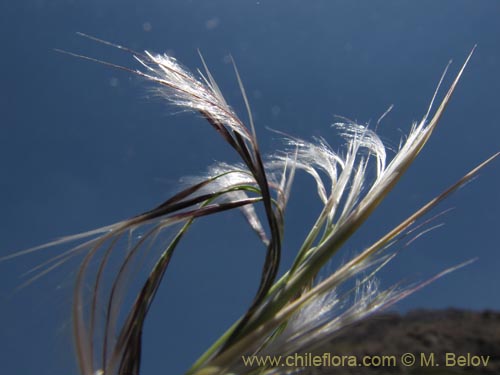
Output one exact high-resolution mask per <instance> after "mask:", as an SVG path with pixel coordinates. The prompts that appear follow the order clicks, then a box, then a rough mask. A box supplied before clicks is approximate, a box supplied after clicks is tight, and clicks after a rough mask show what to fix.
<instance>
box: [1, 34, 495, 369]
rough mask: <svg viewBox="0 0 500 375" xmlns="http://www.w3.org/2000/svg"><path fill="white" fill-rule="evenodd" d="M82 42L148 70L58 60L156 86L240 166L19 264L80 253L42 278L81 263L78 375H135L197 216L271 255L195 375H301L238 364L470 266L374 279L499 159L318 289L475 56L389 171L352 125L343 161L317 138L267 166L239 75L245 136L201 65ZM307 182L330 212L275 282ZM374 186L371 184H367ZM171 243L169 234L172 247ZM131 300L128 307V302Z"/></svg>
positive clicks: (326, 332)
mask: <svg viewBox="0 0 500 375" xmlns="http://www.w3.org/2000/svg"><path fill="white" fill-rule="evenodd" d="M82 35H83V34H82ZM84 36H86V35H84ZM86 37H88V38H90V39H93V40H95V41H98V42H100V43H104V44H107V45H112V46H114V47H116V48H119V49H121V50H124V51H126V52H129V53H131V54H132V55H133V56H134V57H135V59H136V60H137V61H138V62H139V64H140V65H141V66H142V70H134V69H130V68H126V67H123V66H118V65H114V64H111V63H107V62H103V61H100V60H95V59H92V58H89V57H86V56H80V55H76V54H73V53H68V52H64V53H67V54H70V55H73V56H77V57H79V58H83V59H87V60H91V61H96V62H99V63H102V64H105V65H108V66H111V67H113V68H118V69H121V70H125V71H128V72H130V73H132V74H135V75H138V76H140V77H143V78H144V79H146V80H147V81H150V82H151V83H153V84H154V85H155V87H156V91H157V92H158V94H159V95H160V96H161V97H162V98H164V99H166V100H167V101H169V102H170V103H172V104H173V105H175V106H177V107H179V108H182V109H184V110H190V111H194V112H196V113H198V114H200V115H201V116H202V117H203V118H205V119H206V120H207V122H208V123H209V125H210V126H212V127H213V128H214V129H215V130H216V132H217V133H218V134H219V135H220V136H221V137H222V138H223V139H224V140H225V141H226V142H227V144H228V145H229V146H230V147H231V148H232V149H233V150H234V151H235V152H236V154H237V155H238V156H239V158H240V162H239V163H237V164H227V163H218V164H216V165H213V166H211V167H210V168H209V169H208V171H207V173H206V174H205V175H203V176H199V177H188V178H185V179H184V181H183V183H182V186H183V187H182V189H181V191H180V192H179V193H177V194H175V195H174V196H173V197H171V198H170V199H168V200H167V201H165V202H163V203H161V204H160V205H158V206H157V207H155V208H154V209H152V210H149V211H146V212H144V213H142V214H140V215H137V216H135V217H132V218H130V219H127V220H123V221H121V222H118V223H115V224H112V225H109V226H106V227H103V228H99V229H96V230H93V231H90V232H86V233H82V234H77V235H74V236H69V237H65V238H62V239H60V240H58V241H54V242H51V243H48V244H45V245H42V246H40V247H37V248H33V249H29V250H26V251H24V252H21V253H17V254H15V255H14V256H18V255H21V254H27V253H30V252H32V251H37V250H40V249H42V248H47V247H53V246H56V245H61V244H67V243H72V242H76V245H75V246H74V247H73V248H71V249H70V250H68V251H66V252H64V253H62V254H60V255H58V256H57V257H55V258H52V259H50V260H49V261H47V262H46V263H44V264H42V265H41V266H40V268H38V269H37V271H38V276H41V275H43V274H45V273H46V272H49V271H50V270H51V269H53V268H55V267H58V266H60V265H61V264H63V263H64V262H66V261H67V260H69V259H70V258H72V257H74V256H76V255H81V256H82V257H83V259H82V261H81V265H80V268H79V271H78V274H77V278H76V283H75V291H74V302H73V323H74V335H75V343H76V354H77V358H78V363H79V366H80V370H81V372H82V374H83V375H91V374H101V375H113V374H122V375H125V374H127V375H130V374H138V373H139V371H140V360H141V347H142V329H143V325H144V321H145V319H146V317H147V314H148V311H149V308H150V307H151V304H152V302H153V300H154V297H155V294H156V292H157V290H158V287H159V285H160V284H161V282H162V279H163V276H164V274H165V272H166V270H167V268H168V266H169V264H170V260H171V259H172V256H173V254H174V252H175V249H176V247H177V245H178V243H179V242H180V241H181V239H182V238H183V236H184V235H186V233H187V232H188V230H189V228H190V226H191V225H192V223H193V222H194V221H195V220H196V219H197V218H199V217H202V216H209V215H213V214H217V213H219V212H222V211H225V210H231V209H239V210H241V211H242V213H243V214H244V216H245V218H246V220H247V222H248V224H249V226H250V227H251V228H252V229H253V230H254V231H255V232H256V233H257V235H258V236H259V238H260V239H261V240H262V242H263V244H264V246H265V247H266V249H267V252H266V256H265V260H264V264H263V268H262V276H261V280H260V284H259V285H258V288H257V291H256V293H255V297H254V299H253V301H252V303H251V304H250V306H249V307H248V309H247V311H246V313H245V314H244V315H243V316H242V317H241V318H240V319H239V320H238V321H237V322H236V323H234V324H233V326H232V327H231V328H230V329H229V330H228V331H227V332H226V333H224V334H223V335H222V336H221V338H220V339H219V340H218V341H216V342H215V343H214V345H213V346H212V347H211V348H209V349H208V350H207V351H206V353H205V354H203V355H202V356H201V357H200V359H199V360H198V361H197V362H196V363H195V364H194V365H193V366H192V368H191V369H190V370H189V371H188V374H200V375H201V374H204V375H207V374H260V373H262V374H268V373H269V374H270V373H291V372H293V371H295V370H296V369H290V368H286V367H279V366H278V367H275V368H273V367H272V366H271V367H269V366H268V365H266V366H264V365H263V366H260V367H259V366H245V364H244V363H243V361H242V356H246V355H262V356H267V355H272V356H284V355H289V354H292V353H300V352H309V351H311V350H312V349H314V348H315V347H317V346H319V345H321V344H322V343H324V342H325V341H327V340H331V338H332V337H333V336H334V335H335V333H336V332H338V331H339V330H341V329H342V328H345V327H346V326H348V325H350V324H352V323H354V322H356V321H359V320H361V319H363V318H365V317H367V316H368V315H370V314H373V313H374V312H377V311H380V310H382V309H384V308H387V307H388V306H391V305H392V304H394V303H395V302H397V301H398V300H400V299H401V298H403V297H405V296H407V295H408V294H410V293H412V292H414V291H415V290H417V289H419V288H421V287H422V286H424V285H426V284H427V283H428V282H430V281H432V280H434V279H436V278H438V277H441V276H443V275H444V274H446V273H448V272H450V271H452V270H454V269H456V268H458V267H461V266H463V265H464V264H462V265H459V266H456V267H453V268H450V269H448V270H445V271H443V272H442V273H441V274H439V275H436V276H435V277H434V278H433V279H432V280H429V281H427V282H424V283H421V284H417V285H410V286H407V287H402V286H400V285H395V286H393V287H390V288H388V289H385V290H381V288H380V286H379V283H378V281H377V279H376V274H377V272H378V271H379V270H380V269H382V268H383V267H385V266H386V265H387V264H388V263H389V262H390V261H391V260H392V259H393V258H394V256H395V255H396V254H397V250H398V249H400V248H402V247H404V246H405V243H404V241H402V239H409V241H407V242H406V243H408V242H411V241H412V239H413V238H416V237H418V235H419V233H421V232H422V231H423V229H422V227H421V225H422V224H421V225H417V224H416V222H417V220H418V219H419V218H421V217H422V216H423V215H425V214H426V213H427V212H429V211H430V210H431V209H432V208H433V207H435V206H436V205H437V204H438V203H439V202H440V201H442V200H443V199H445V198H446V197H447V196H448V195H450V194H451V193H452V192H453V191H455V190H456V189H457V188H459V187H460V186H461V185H463V184H464V183H466V182H467V181H469V180H470V179H471V178H472V177H473V176H474V175H475V174H476V173H477V171H478V170H480V169H481V168H482V167H484V166H485V165H486V164H487V163H489V162H490V161H491V160H493V159H494V158H495V157H496V156H497V155H498V154H496V155H494V156H492V157H491V158H490V159H488V160H487V161H485V162H484V163H482V164H481V165H479V166H478V167H477V168H475V169H474V170H472V171H470V172H469V173H468V174H467V175H465V176H464V177H463V178H461V179H460V180H459V181H458V182H457V183H455V184H454V185H453V186H451V187H450V188H448V189H447V190H446V191H444V192H443V193H441V194H440V195H438V196H437V197H436V198H434V199H433V200H431V201H430V202H429V203H428V204H426V205H424V206H423V207H422V208H421V209H420V210H418V211H417V212H415V213H414V214H412V215H410V216H409V217H408V218H407V219H406V220H404V221H402V222H401V223H400V224H399V225H397V226H396V227H395V228H394V229H393V230H391V231H389V232H388V233H387V234H386V235H384V236H383V237H381V238H380V239H379V240H377V241H375V242H374V243H373V244H372V245H370V246H368V247H367V248H366V249H364V250H362V251H360V252H359V253H358V254H357V255H354V256H353V257H352V258H351V259H348V260H347V261H346V262H345V263H344V264H343V265H342V266H340V267H339V268H338V269H336V270H334V271H333V272H331V273H330V274H328V275H326V276H324V278H323V279H322V280H321V279H319V278H318V274H319V273H320V271H321V269H322V268H323V266H324V265H325V264H326V263H327V262H328V261H329V260H330V259H331V258H332V257H333V256H334V255H335V254H336V253H337V252H338V251H339V250H340V248H341V247H342V245H343V244H344V243H345V242H346V241H347V240H348V239H349V237H350V236H351V235H352V234H353V233H355V232H356V231H357V230H358V228H359V227H360V226H361V224H362V223H363V222H364V221H365V220H366V219H367V218H368V217H369V216H370V214H371V213H372V212H373V211H374V210H375V209H376V207H377V206H378V205H379V203H380V202H381V201H382V200H383V199H384V197H385V196H386V195H387V194H388V192H389V191H390V190H391V189H392V188H393V187H394V185H395V184H396V183H397V181H398V180H399V178H400V177H401V175H402V174H403V173H404V172H405V170H406V169H407V168H408V167H409V165H410V164H411V163H412V161H413V160H414V159H415V157H416V156H417V155H418V153H419V152H420V150H421V149H422V147H423V146H424V145H425V143H426V142H427V140H428V139H429V137H430V135H431V134H432V132H433V130H434V129H435V127H436V125H437V123H438V121H439V119H440V118H441V116H442V114H443V111H444V109H445V107H446V105H447V104H448V102H449V100H450V97H451V95H452V94H453V92H454V90H455V87H456V85H457V83H458V81H459V79H460V76H461V75H462V73H463V70H464V68H465V66H466V64H467V62H468V61H469V59H470V57H471V55H472V52H471V54H470V55H469V56H468V58H467V60H466V62H465V63H464V65H463V66H462V68H461V70H460V71H459V73H458V74H457V77H456V78H455V80H454V81H453V83H452V85H451V87H450V88H449V90H448V92H447V93H446V95H445V96H444V98H443V100H442V101H441V103H440V105H439V106H438V108H437V109H436V111H435V112H434V115H433V116H432V117H430V114H431V111H432V106H433V102H434V101H435V98H436V95H437V91H438V90H436V93H435V94H434V97H433V99H432V101H431V104H430V106H429V108H428V110H427V113H426V114H425V116H424V117H423V118H422V120H421V121H419V122H418V123H415V124H413V126H412V127H411V130H410V133H409V134H408V136H407V137H406V139H404V140H403V141H402V142H401V145H400V147H399V150H397V152H396V154H395V156H394V157H393V158H392V159H391V160H387V152H386V147H385V146H384V144H383V142H382V141H381V139H380V138H379V136H378V135H377V134H376V133H375V131H373V130H371V129H369V128H368V127H367V126H363V125H359V124H356V123H354V122H350V121H343V122H337V123H335V124H334V128H335V129H336V131H337V132H338V134H339V135H340V136H341V137H343V139H344V140H345V143H346V146H345V148H344V149H343V150H342V151H341V152H336V151H334V150H333V149H332V148H331V147H330V145H329V144H328V143H327V141H326V140H324V139H323V138H315V139H313V140H312V141H306V140H302V139H298V138H293V137H289V136H287V137H285V144H286V146H287V147H286V148H285V149H284V150H281V151H276V152H275V153H273V154H271V155H268V156H267V157H263V156H262V155H261V153H260V150H259V145H258V142H257V137H256V131H255V127H254V124H253V120H252V115H251V111H250V108H249V104H248V100H247V97H246V94H245V91H244V88H243V84H242V82H241V78H240V76H239V74H238V72H237V70H236V69H235V72H236V76H237V79H238V83H239V85H240V88H241V91H242V95H243V100H244V102H245V104H246V107H247V110H248V118H249V126H247V125H246V124H245V123H244V122H243V121H242V120H241V119H240V118H239V117H238V115H237V114H236V113H235V111H234V110H233V109H232V108H231V107H230V106H229V105H228V104H227V102H226V100H225V99H224V96H223V95H222V92H221V90H220V89H219V87H218V86H217V83H216V82H215V80H214V78H213V77H212V75H211V74H210V72H209V71H208V69H207V67H206V64H205V62H204V61H203V59H202V62H203V65H204V67H205V73H204V74H203V73H201V72H198V74H196V75H195V74H193V73H191V72H189V71H188V70H187V69H186V68H184V67H183V66H182V65H181V64H179V63H178V62H177V60H176V59H174V58H173V57H171V56H168V55H166V54H163V55H156V54H152V53H150V52H145V53H138V52H135V51H132V50H130V49H127V48H125V47H122V46H119V45H115V44H112V43H109V42H106V41H102V40H100V39H97V38H94V37H90V36H86ZM445 72H446V71H445ZM443 76H444V74H443ZM441 81H442V79H441ZM441 81H440V83H439V85H438V88H439V86H440V85H441ZM372 170H373V172H374V173H372ZM299 171H303V172H305V173H306V174H308V175H310V176H311V177H312V178H313V180H314V181H315V183H316V187H317V194H318V197H319V200H320V201H321V203H322V205H323V208H322V210H321V212H320V214H319V216H318V217H317V219H316V222H315V223H314V225H313V227H312V228H311V230H310V231H309V233H308V235H307V236H306V238H305V239H304V241H303V244H302V245H301V246H300V248H299V249H298V250H297V252H296V258H295V261H294V263H293V264H292V266H291V267H290V268H289V269H288V270H287V271H286V272H285V273H284V274H283V275H281V277H279V278H278V267H279V265H280V257H281V251H282V249H281V243H282V237H283V235H284V229H285V228H284V216H285V210H286V205H287V202H288V200H289V198H290V192H291V187H292V184H293V181H294V176H295V174H296V173H297V172H299ZM370 175H374V177H373V178H368V177H367V176H370ZM255 205H262V206H263V209H262V210H256V209H255V207H254V206H255ZM424 224H427V222H426V223H424ZM138 233H140V235H137V234H138ZM165 233H168V235H169V237H167V239H165V236H164V235H165ZM165 241H166V242H165ZM155 249H156V250H155ZM147 256H150V257H153V258H154V262H153V263H154V264H153V266H152V267H151V268H149V269H148V270H147V272H146V273H145V274H144V277H143V279H141V280H140V281H139V282H137V281H136V278H134V277H133V276H132V275H136V274H137V272H136V271H137V268H138V264H142V263H143V262H142V261H141V260H142V259H144V257H147ZM6 259H7V258H4V259H3V260H6ZM38 276H35V278H36V277H38ZM133 285H135V286H136V287H133ZM137 285H139V287H138V288H137ZM89 286H90V288H89ZM131 286H132V287H131ZM131 290H132V291H133V292H131ZM131 293H132V301H133V302H132V303H126V301H130V298H131V297H130V295H131ZM102 311H104V314H103V313H102Z"/></svg>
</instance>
